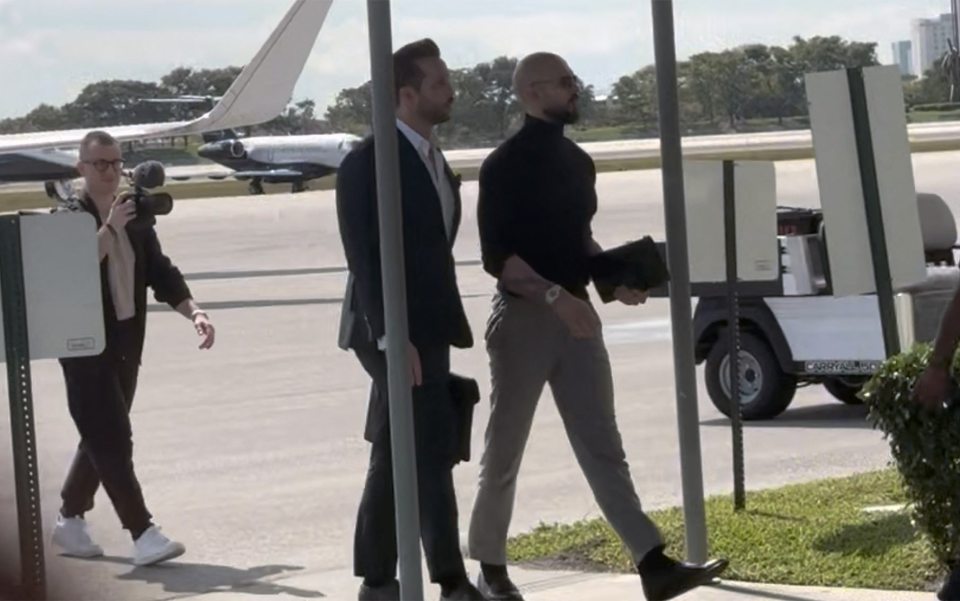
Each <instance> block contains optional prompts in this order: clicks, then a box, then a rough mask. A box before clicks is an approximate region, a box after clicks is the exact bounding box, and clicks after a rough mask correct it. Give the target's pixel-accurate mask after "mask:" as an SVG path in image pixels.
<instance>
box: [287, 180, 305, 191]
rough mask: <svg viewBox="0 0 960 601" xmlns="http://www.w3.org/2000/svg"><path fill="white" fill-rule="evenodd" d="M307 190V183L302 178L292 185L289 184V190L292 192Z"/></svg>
mask: <svg viewBox="0 0 960 601" xmlns="http://www.w3.org/2000/svg"><path fill="white" fill-rule="evenodd" d="M306 190H307V183H306V182H305V181H303V180H298V181H295V182H293V185H292V186H290V192H292V193H293V194H298V193H300V192H305V191H306Z"/></svg>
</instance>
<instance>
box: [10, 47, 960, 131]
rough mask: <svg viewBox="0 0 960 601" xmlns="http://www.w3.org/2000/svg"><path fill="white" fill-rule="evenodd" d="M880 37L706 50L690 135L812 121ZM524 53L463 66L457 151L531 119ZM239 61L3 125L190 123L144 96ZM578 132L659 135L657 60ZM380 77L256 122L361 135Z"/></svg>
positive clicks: (104, 87) (929, 81)
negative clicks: (822, 90) (523, 93)
mask: <svg viewBox="0 0 960 601" xmlns="http://www.w3.org/2000/svg"><path fill="white" fill-rule="evenodd" d="M876 46H877V45H876V44H875V43H873V42H858V41H850V40H845V39H843V38H841V37H839V36H831V37H812V38H809V39H804V38H801V37H795V38H794V39H793V40H792V43H791V44H790V45H789V46H767V45H763V44H749V45H744V46H739V47H737V48H731V49H728V50H724V51H721V52H701V53H699V54H695V55H693V56H691V57H690V58H689V59H687V60H686V61H682V62H681V63H680V64H679V65H678V79H679V98H680V113H681V121H682V123H683V125H684V128H685V129H686V131H687V132H689V133H725V132H736V131H758V130H764V129H767V130H772V129H783V128H798V127H807V126H808V112H807V102H806V95H805V88H804V77H803V76H804V74H805V73H811V72H816V71H828V70H835V69H843V68H848V67H866V66H871V65H877V64H879V63H878V60H877V54H876ZM516 64H517V59H516V58H513V57H507V56H501V57H498V58H496V59H494V60H492V61H490V62H484V63H479V64H477V65H475V66H473V67H467V68H461V69H453V70H452V71H451V79H452V84H453V87H454V89H455V91H456V94H457V102H456V103H455V105H454V111H453V118H452V119H451V121H450V122H449V123H447V124H444V125H443V126H441V127H440V128H439V131H438V135H439V137H440V138H441V141H442V143H443V144H444V146H445V147H447V148H455V147H468V146H487V145H492V144H496V143H498V142H499V141H501V140H503V139H504V138H505V137H506V136H507V135H509V133H510V132H511V131H512V130H513V129H515V128H516V127H517V126H518V125H519V124H520V122H521V119H522V110H521V108H520V106H519V104H518V102H517V100H516V98H514V96H513V93H512V89H511V79H512V75H513V71H514V68H515V67H516ZM239 72H240V68H239V67H227V68H225V69H202V70H194V69H190V68H185V67H181V68H178V69H174V70H173V71H171V72H170V73H169V74H167V75H165V76H164V77H163V78H161V80H160V81H159V82H158V83H148V82H140V81H102V82H98V83H94V84H90V85H88V86H87V87H86V88H84V89H83V91H82V92H81V93H80V94H79V95H78V97H77V98H76V99H75V100H74V101H73V102H70V103H68V104H66V105H64V106H61V107H54V106H50V105H46V104H43V105H40V106H39V107H37V108H36V109H34V110H33V111H31V112H30V113H28V114H27V115H24V116H23V117H19V118H14V119H5V120H0V133H17V132H28V131H40V130H45V129H65V128H70V129H72V128H84V127H93V126H98V125H122V124H129V123H142V122H156V121H168V120H182V119H190V118H193V117H195V116H197V115H199V114H201V113H202V112H203V111H205V110H208V109H209V108H210V107H209V106H203V105H202V104H201V105H181V104H166V103H147V102H143V101H142V100H143V99H145V98H165V97H174V96H180V95H196V96H207V97H216V96H219V95H221V94H223V93H224V92H225V91H226V90H227V88H228V87H229V86H230V84H231V83H232V82H233V80H234V78H236V76H237V74H238V73H239ZM926 75H927V76H926V77H924V78H922V79H915V78H904V97H905V99H906V102H907V104H908V106H911V107H913V106H918V105H925V104H931V103H942V102H944V101H945V99H946V97H947V90H948V88H949V83H948V81H947V78H946V75H945V74H944V73H943V72H942V71H941V70H940V68H939V66H935V67H934V68H933V69H931V70H930V71H929V72H928V73H927V74H926ZM582 89H583V92H582V94H581V102H580V105H581V114H582V119H581V123H580V124H579V125H578V127H579V128H580V129H596V128H612V129H616V130H617V132H618V133H619V135H629V136H640V137H643V136H653V135H656V133H657V120H658V111H657V83H656V71H655V68H654V66H653V65H648V66H646V67H644V68H642V69H640V70H638V71H636V72H634V73H631V74H627V75H624V76H623V77H621V78H620V79H619V80H618V81H617V82H615V83H614V84H613V86H612V87H611V89H610V92H609V94H608V95H607V96H605V97H600V98H598V97H597V94H596V90H595V88H594V86H593V85H582ZM371 108H372V107H371V94H370V82H369V81H368V82H366V83H364V84H362V85H360V86H358V87H354V88H346V89H344V90H341V91H340V93H339V94H338V95H337V97H336V100H335V102H334V103H333V104H332V105H331V106H330V107H328V108H327V110H326V112H325V113H324V114H323V115H322V116H321V115H318V114H317V112H316V109H317V107H316V103H315V102H314V101H313V100H311V99H304V100H301V101H299V102H297V103H296V104H295V105H292V106H290V107H288V109H287V110H286V111H285V112H284V114H282V115H280V116H279V117H277V118H276V119H274V120H273V121H271V122H269V123H266V124H263V125H260V126H257V127H255V128H253V131H254V132H256V133H260V134H303V133H324V132H333V131H338V132H351V133H356V134H359V135H363V134H366V133H368V132H369V130H370V123H371Z"/></svg>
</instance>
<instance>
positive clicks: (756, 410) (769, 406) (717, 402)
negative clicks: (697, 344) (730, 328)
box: [706, 333, 797, 420]
mask: <svg viewBox="0 0 960 601" xmlns="http://www.w3.org/2000/svg"><path fill="white" fill-rule="evenodd" d="M728 351H729V346H728V345H727V342H726V337H725V336H721V337H720V339H719V340H718V342H717V343H716V344H714V345H713V348H712V349H710V354H709V355H708V356H707V365H706V381H707V392H708V393H709V395H710V400H711V401H713V404H714V406H715V407H716V408H717V409H719V410H720V412H721V413H723V414H724V415H726V416H727V417H730V364H729V352H728ZM796 391H797V378H796V377H795V376H793V375H790V374H785V373H783V370H782V369H780V364H779V363H778V362H777V357H776V355H774V353H773V349H771V348H770V345H769V344H767V342H766V341H765V340H764V339H762V338H760V337H758V336H756V335H755V334H750V333H742V334H741V335H740V411H741V415H742V416H743V419H744V420H761V419H771V418H774V417H776V416H778V415H780V414H781V413H783V412H784V410H786V408H787V407H788V406H789V405H790V402H791V401H793V395H794V393H796Z"/></svg>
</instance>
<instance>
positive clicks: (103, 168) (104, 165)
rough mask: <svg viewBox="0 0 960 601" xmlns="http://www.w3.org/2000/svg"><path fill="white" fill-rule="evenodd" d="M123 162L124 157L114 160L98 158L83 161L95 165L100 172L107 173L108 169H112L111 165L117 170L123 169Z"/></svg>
mask: <svg viewBox="0 0 960 601" xmlns="http://www.w3.org/2000/svg"><path fill="white" fill-rule="evenodd" d="M123 162H124V161H123V159H114V160H112V161H108V160H105V159H97V160H95V161H83V163H84V164H86V165H93V168H94V169H96V170H97V171H99V172H100V173H106V172H107V169H110V168H111V167H112V168H113V169H114V170H115V171H120V170H121V169H123Z"/></svg>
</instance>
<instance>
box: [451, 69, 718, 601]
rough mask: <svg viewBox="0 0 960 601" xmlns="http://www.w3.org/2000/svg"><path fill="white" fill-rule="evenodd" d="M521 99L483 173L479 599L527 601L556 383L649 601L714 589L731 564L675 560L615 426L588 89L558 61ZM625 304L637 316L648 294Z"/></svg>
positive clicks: (519, 83) (528, 78)
mask: <svg viewBox="0 0 960 601" xmlns="http://www.w3.org/2000/svg"><path fill="white" fill-rule="evenodd" d="M513 83H514V91H515V93H516V95H517V97H518V98H519V100H520V102H521V103H522V104H523V106H524V109H525V111H526V120H525V122H524V125H523V128H522V129H521V130H520V131H519V132H517V134H516V135H514V136H513V137H511V138H510V139H509V140H507V141H506V142H504V143H503V144H502V145H501V146H500V147H499V148H497V150H496V151H494V152H493V153H492V154H491V155H490V156H489V157H488V158H487V159H486V160H485V161H484V164H483V166H482V167H481V169H480V198H479V202H478V206H477V218H478V222H479V227H480V245H481V252H482V258H483V266H484V269H485V270H486V271H487V272H488V273H489V274H490V275H492V276H493V277H495V278H496V279H497V288H498V294H497V296H496V298H495V300H494V306H493V315H492V316H491V318H490V320H489V321H488V328H487V333H486V343H487V352H488V354H489V355H490V369H491V372H492V374H491V375H492V381H493V385H492V394H491V414H490V420H489V422H488V425H487V430H486V441H485V445H486V446H485V449H484V453H483V458H482V459H481V463H480V484H479V491H478V494H477V498H476V502H475V505H474V509H473V515H472V517H471V521H470V534H469V548H470V556H471V557H472V558H474V559H477V560H479V561H480V566H481V570H482V571H481V574H480V576H479V579H480V580H479V586H478V588H479V589H480V591H481V592H482V593H483V594H484V595H485V596H486V597H487V598H488V599H494V600H498V601H522V599H523V597H522V596H521V595H520V592H519V590H518V589H517V587H516V586H515V585H514V584H513V583H512V582H511V581H510V578H509V577H508V575H507V569H506V539H507V532H508V529H509V526H510V520H511V516H512V513H513V503H514V499H515V496H516V485H517V474H518V472H519V470H520V463H521V461H522V459H523V450H524V447H525V446H526V442H527V438H528V436H529V434H530V428H531V426H532V423H533V417H534V413H535V411H536V407H537V403H538V401H539V398H540V395H541V392H542V391H543V388H544V386H545V385H547V384H549V385H550V388H551V390H552V391H553V396H554V399H555V401H556V404H557V408H558V410H559V412H560V416H561V417H562V419H563V424H564V427H565V428H566V431H567V436H568V438H569V439H570V443H571V446H572V447H573V451H574V454H575V455H576V457H577V461H578V462H579V463H580V467H581V469H582V470H583V473H584V475H585V476H586V478H587V481H588V482H589V484H590V488H591V489H592V491H593V494H594V497H595V498H596V500H597V504H598V505H599V506H600V510H601V511H602V512H603V514H604V516H605V517H606V519H607V521H608V522H610V525H611V526H612V527H613V529H614V530H615V531H616V533H617V534H618V535H619V537H620V538H621V540H623V542H624V544H625V546H626V547H627V548H628V549H629V551H630V554H631V556H632V558H633V560H634V565H635V566H637V570H638V572H639V574H640V577H641V580H642V586H643V590H644V594H645V596H646V598H647V599H648V600H649V601H663V600H666V599H672V598H674V597H676V596H678V595H680V594H683V593H684V592H686V591H689V590H691V589H693V588H696V587H697V586H700V585H702V584H705V583H708V582H710V581H712V580H713V579H714V578H715V577H716V576H717V575H719V574H720V573H721V572H722V571H723V570H724V569H725V568H726V562H725V561H722V560H721V561H715V562H711V563H709V564H706V565H691V564H685V563H681V562H679V561H676V560H674V559H672V558H670V557H668V556H667V555H666V554H665V553H664V544H663V540H662V538H661V536H660V532H659V531H658V529H657V527H656V525H655V524H654V523H653V522H652V521H651V520H650V518H649V517H647V515H646V514H645V513H644V511H643V509H642V508H641V506H640V500H639V498H638V497H637V493H636V490H635V489H634V485H633V481H632V479H631V476H630V468H629V466H628V465H627V461H626V457H625V454H624V451H623V444H622V442H621V438H620V432H619V430H618V428H617V422H616V416H615V412H614V402H613V377H612V375H611V368H610V359H609V357H608V355H607V350H606V348H605V346H604V344H603V336H602V332H601V324H600V318H599V317H598V315H597V313H596V311H595V310H594V308H593V307H592V305H591V304H590V296H589V294H588V293H587V285H588V284H589V283H590V268H589V265H590V258H591V257H592V256H594V255H596V254H598V253H600V252H602V249H601V248H600V245H599V244H597V242H596V241H595V240H594V238H593V232H592V230H591V222H592V220H593V216H594V215H595V214H596V212H597V194H596V189H595V185H596V177H597V174H596V169H595V167H594V164H593V161H592V160H591V158H590V156H589V155H587V154H586V153H585V152H584V151H583V150H581V149H580V147H579V146H577V145H576V144H575V143H574V142H572V141H570V140H569V139H567V138H566V137H565V136H564V126H565V125H567V124H570V123H574V122H576V121H577V117H578V110H577V101H578V99H579V92H580V87H579V81H578V80H577V78H576V76H575V75H574V73H573V71H571V69H570V67H569V66H568V65H567V63H566V61H564V60H563V59H562V58H560V57H559V56H556V55H554V54H548V53H537V54H533V55H530V56H528V57H526V58H524V59H523V60H522V61H520V63H519V64H518V65H517V69H516V72H515V74H514V82H513ZM614 296H615V297H616V299H617V300H619V301H620V302H622V303H624V304H626V305H639V304H641V303H643V302H644V301H645V300H646V296H647V294H646V291H644V290H631V289H628V288H625V287H619V288H617V290H616V291H615V294H614Z"/></svg>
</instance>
